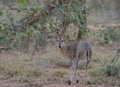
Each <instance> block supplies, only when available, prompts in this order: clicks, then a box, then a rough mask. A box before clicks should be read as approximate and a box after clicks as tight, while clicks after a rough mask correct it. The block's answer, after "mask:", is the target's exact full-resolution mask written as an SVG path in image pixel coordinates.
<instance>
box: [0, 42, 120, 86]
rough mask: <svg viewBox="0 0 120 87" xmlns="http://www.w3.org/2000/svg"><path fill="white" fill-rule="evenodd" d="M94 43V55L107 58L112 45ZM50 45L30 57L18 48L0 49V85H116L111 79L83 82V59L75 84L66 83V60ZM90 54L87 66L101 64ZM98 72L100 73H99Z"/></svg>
mask: <svg viewBox="0 0 120 87" xmlns="http://www.w3.org/2000/svg"><path fill="white" fill-rule="evenodd" d="M92 41H93V40H92ZM96 44H97V42H96ZM96 44H93V45H94V49H93V50H94V52H93V54H94V55H93V57H94V58H96V57H99V56H102V57H104V55H107V58H109V57H110V56H112V54H113V53H114V51H115V48H116V47H114V46H101V45H96ZM53 48H54V47H49V48H47V50H46V51H44V52H42V53H40V52H38V53H36V54H35V55H34V56H33V57H32V58H30V55H29V54H23V53H19V52H14V53H1V54H0V87H120V86H116V85H115V84H113V85H111V84H112V83H111V84H107V83H101V82H98V81H99V79H95V80H93V82H91V83H89V84H87V83H86V81H85V70H84V68H83V66H84V63H83V65H81V66H82V67H81V68H80V69H79V83H78V84H76V83H75V82H73V83H72V84H71V85H68V84H67V83H66V81H67V80H68V72H69V68H68V65H67V63H66V62H67V61H68V60H65V59H63V58H62V56H61V55H60V53H59V50H58V49H56V48H54V49H53ZM96 51H97V52H96ZM105 57H106V56H105ZM94 58H93V60H94V62H92V63H91V67H92V68H95V67H99V66H101V64H99V63H96V62H95V59H94ZM95 75H96V71H95ZM98 75H99V76H101V74H100V73H99V74H98ZM103 77H104V76H103ZM90 78H94V76H90ZM113 81H115V79H113ZM116 82H117V81H116ZM117 83H119V82H117Z"/></svg>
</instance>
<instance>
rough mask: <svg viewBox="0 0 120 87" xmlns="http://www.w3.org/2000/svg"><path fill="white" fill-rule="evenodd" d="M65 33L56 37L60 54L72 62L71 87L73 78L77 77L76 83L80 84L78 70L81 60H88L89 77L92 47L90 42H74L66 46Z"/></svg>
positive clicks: (69, 81)
mask: <svg viewBox="0 0 120 87" xmlns="http://www.w3.org/2000/svg"><path fill="white" fill-rule="evenodd" d="M64 36H65V33H63V34H61V35H56V37H55V38H56V40H57V42H58V47H59V48H60V52H61V53H62V55H63V57H66V58H68V59H69V60H70V73H69V80H68V81H67V82H68V84H69V85H70V84H71V83H72V80H73V76H75V79H76V82H77V83H78V82H79V80H78V74H77V68H78V63H79V60H81V59H86V66H85V68H86V77H87V69H88V65H89V63H90V60H91V56H92V46H91V44H90V42H87V41H80V42H74V43H70V44H64V38H65V37H64Z"/></svg>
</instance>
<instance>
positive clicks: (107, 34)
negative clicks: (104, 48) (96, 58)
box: [100, 27, 120, 43]
mask: <svg viewBox="0 0 120 87" xmlns="http://www.w3.org/2000/svg"><path fill="white" fill-rule="evenodd" d="M115 30H116V29H115V28H114V27H104V29H103V30H102V31H101V33H100V35H101V36H102V37H103V38H104V40H105V43H109V41H118V39H119V37H120V35H119V34H117V32H116V31H115Z"/></svg>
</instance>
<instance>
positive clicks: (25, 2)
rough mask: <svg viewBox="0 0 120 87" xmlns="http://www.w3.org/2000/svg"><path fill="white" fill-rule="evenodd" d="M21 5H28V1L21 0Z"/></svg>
mask: <svg viewBox="0 0 120 87" xmlns="http://www.w3.org/2000/svg"><path fill="white" fill-rule="evenodd" d="M19 3H20V4H21V5H22V6H25V5H27V0H19Z"/></svg>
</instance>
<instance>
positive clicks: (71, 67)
mask: <svg viewBox="0 0 120 87" xmlns="http://www.w3.org/2000/svg"><path fill="white" fill-rule="evenodd" d="M73 69H74V61H73V60H70V71H69V80H68V81H67V82H68V84H69V85H71V83H72V79H73V75H74V73H73Z"/></svg>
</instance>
